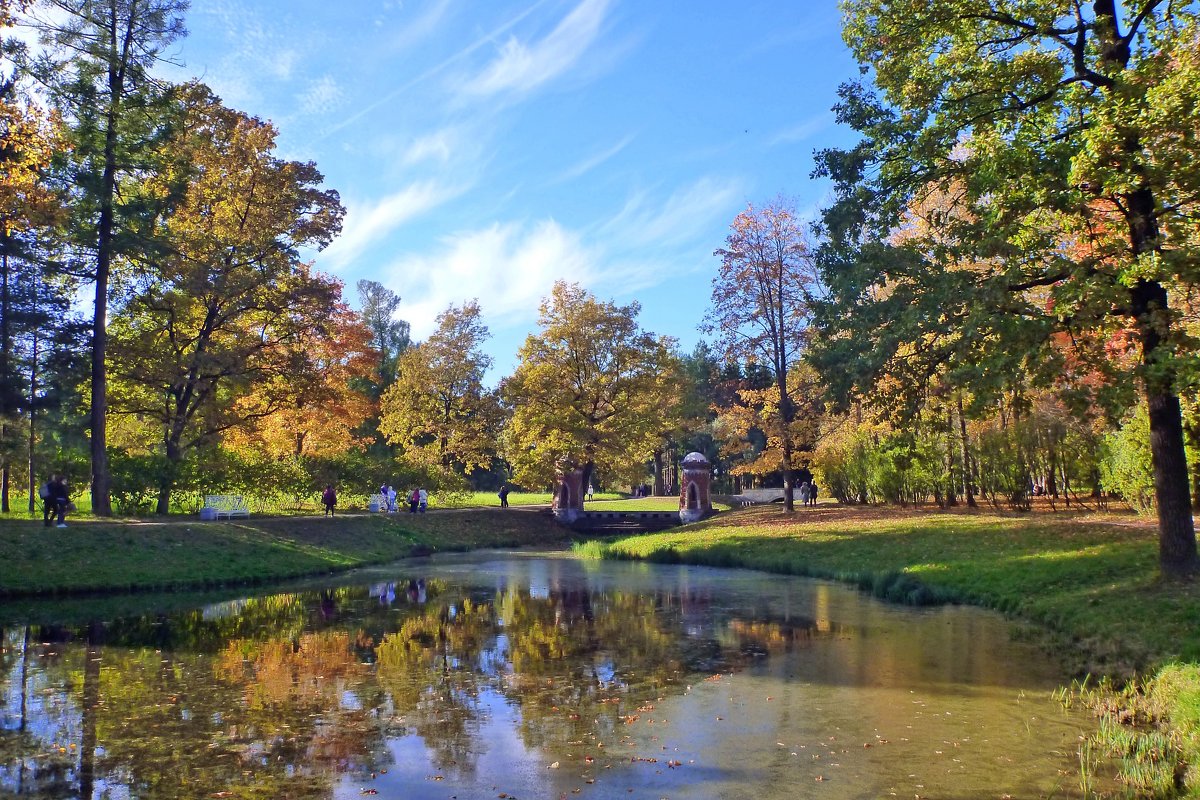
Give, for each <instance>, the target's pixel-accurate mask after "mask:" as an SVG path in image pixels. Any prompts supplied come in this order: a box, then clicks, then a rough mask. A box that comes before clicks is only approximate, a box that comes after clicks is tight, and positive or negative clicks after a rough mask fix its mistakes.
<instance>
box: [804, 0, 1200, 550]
mask: <svg viewBox="0 0 1200 800" xmlns="http://www.w3.org/2000/svg"><path fill="white" fill-rule="evenodd" d="M846 12H847V13H846V20H847V24H846V28H845V38H846V41H847V43H848V44H849V45H850V47H851V49H852V50H853V51H854V53H855V56H856V57H857V58H858V60H859V61H860V62H861V63H862V64H864V65H865V67H864V69H865V70H866V72H867V74H868V78H869V79H864V80H863V81H860V82H858V83H855V84H850V85H846V86H844V87H843V88H842V90H841V96H842V103H841V104H840V106H839V107H838V116H839V120H840V121H841V122H843V123H845V124H848V125H849V126H851V127H852V128H854V129H855V130H856V131H858V132H860V133H861V134H862V140H861V141H860V143H859V144H858V145H857V146H855V147H853V148H850V149H847V150H829V151H825V152H823V153H821V154H819V158H818V173H819V174H821V175H825V176H828V177H831V178H833V179H834V181H835V185H836V199H835V202H834V203H833V204H832V205H831V206H830V208H829V209H827V211H826V213H825V215H824V233H825V234H826V235H827V237H828V245H827V247H826V248H825V249H824V251H823V253H822V259H821V263H822V277H823V279H824V281H825V283H826V284H827V286H828V287H829V292H830V296H829V303H828V304H827V305H826V306H825V307H824V309H823V312H822V321H823V331H824V333H825V337H824V338H825V339H826V340H827V341H828V342H829V349H828V350H827V351H826V353H825V356H824V358H823V360H824V362H825V363H826V365H827V368H829V367H832V366H833V365H836V364H839V363H848V362H849V363H853V362H854V358H855V356H857V355H865V356H866V361H867V369H866V370H865V372H864V374H869V373H870V372H872V371H874V372H878V371H879V369H880V368H882V367H883V366H884V365H885V364H888V363H892V364H909V365H916V369H917V371H918V372H924V373H925V374H931V373H930V370H931V366H932V364H933V363H935V362H936V361H937V360H938V359H939V358H941V359H945V358H948V357H949V353H950V352H953V353H955V354H956V358H957V363H958V365H959V366H960V367H962V366H963V365H968V364H969V365H973V366H971V367H970V368H969V370H968V371H969V372H974V373H975V380H973V381H972V382H973V383H975V384H977V385H986V384H988V383H991V384H992V385H997V384H999V385H1003V384H1005V383H1008V384H1010V385H1011V383H1012V382H1013V381H1016V380H1018V379H1020V377H1021V376H1025V377H1028V378H1032V379H1033V380H1035V381H1041V382H1043V383H1048V382H1051V381H1052V380H1053V379H1054V375H1055V374H1056V372H1057V373H1058V374H1059V375H1060V376H1061V374H1062V373H1061V370H1057V371H1056V370H1054V369H1050V370H1047V369H1043V368H1041V366H1042V365H1046V364H1049V365H1052V366H1053V365H1060V364H1062V363H1063V359H1062V357H1061V349H1056V346H1058V345H1062V344H1063V343H1064V342H1066V343H1068V344H1072V343H1079V342H1083V343H1088V342H1095V341H1103V340H1104V339H1105V338H1108V337H1113V336H1117V335H1119V334H1121V333H1123V332H1128V333H1129V334H1130V336H1131V337H1132V338H1133V339H1134V340H1135V341H1136V342H1137V343H1138V349H1139V351H1140V352H1139V363H1138V364H1137V365H1136V367H1135V368H1134V369H1133V370H1132V371H1131V374H1128V375H1126V376H1125V379H1126V380H1128V379H1129V378H1134V379H1136V380H1137V382H1138V383H1139V385H1140V386H1141V387H1142V393H1143V395H1144V397H1145V400H1146V402H1147V404H1148V407H1149V415H1150V430H1151V440H1152V446H1151V451H1152V453H1153V456H1154V471H1155V486H1156V490H1155V494H1156V497H1157V507H1158V513H1159V527H1160V558H1161V562H1162V567H1163V570H1164V572H1165V573H1168V574H1189V573H1191V572H1193V571H1195V570H1196V568H1197V566H1198V562H1197V556H1196V544H1195V535H1194V532H1193V529H1192V522H1191V511H1190V508H1189V502H1188V500H1189V498H1188V483H1187V468H1186V461H1185V456H1184V442H1183V436H1182V429H1181V416H1180V405H1179V392H1180V391H1181V390H1182V389H1185V388H1188V387H1189V386H1190V385H1191V381H1192V380H1193V379H1192V377H1191V376H1192V375H1194V374H1195V365H1194V362H1193V359H1194V357H1195V354H1196V352H1197V351H1196V348H1195V347H1194V346H1192V344H1191V343H1190V342H1189V340H1188V338H1187V336H1186V335H1185V331H1184V329H1183V328H1182V326H1180V325H1179V324H1178V316H1177V313H1176V312H1175V311H1173V310H1172V302H1171V296H1172V292H1175V291H1176V290H1181V289H1184V288H1185V287H1189V286H1191V285H1193V284H1194V283H1195V281H1196V278H1197V275H1198V273H1197V272H1196V269H1197V264H1200V259H1197V257H1196V256H1197V252H1196V241H1195V235H1194V232H1195V230H1196V228H1197V221H1198V219H1200V217H1198V216H1197V215H1198V213H1200V205H1198V203H1197V200H1198V199H1200V193H1198V189H1200V169H1198V164H1197V161H1196V152H1197V147H1196V145H1197V142H1196V137H1197V131H1198V130H1200V102H1197V101H1198V100H1200V95H1198V91H1200V90H1198V89H1197V86H1198V83H1197V81H1196V80H1195V76H1196V74H1197V73H1196V68H1197V67H1196V64H1197V55H1196V53H1197V46H1196V45H1197V41H1198V38H1197V37H1198V36H1200V28H1198V26H1197V15H1198V13H1200V12H1198V10H1197V8H1196V6H1195V4H1192V3H1188V4H1183V5H1180V4H1173V3H1166V2H1158V1H1156V0H1148V1H1147V2H1141V3H1138V4H1136V5H1134V6H1132V7H1130V8H1128V9H1126V8H1124V7H1118V6H1117V5H1116V4H1114V3H1112V2H1111V1H1103V2H1097V3H1094V4H1092V5H1091V8H1087V7H1085V6H1084V5H1083V4H1077V3H1076V4H1070V3H1062V2H1051V0H1041V1H1040V2H1033V3H1029V2H1015V1H1010V0H990V2H945V3H935V4H927V3H920V2H916V1H915V0H912V1H911V2H908V1H905V2H890V1H889V2H885V1H884V0H853V2H849V3H848V4H847V5H846ZM934 193H937V194H939V195H940V196H941V198H942V199H943V200H944V202H945V204H946V205H947V206H948V208H947V209H946V210H945V211H944V212H943V213H940V214H939V216H938V219H937V225H936V236H934V235H930V234H929V233H921V232H919V231H917V232H915V233H914V235H912V236H909V237H908V238H906V239H905V240H903V241H899V242H897V241H895V240H894V238H893V237H894V236H895V234H896V232H897V230H898V229H900V228H902V227H903V226H904V225H905V215H906V213H908V212H909V211H911V210H912V209H913V208H914V206H915V205H916V204H919V203H920V202H922V201H923V199H924V198H927V197H929V196H930V195H931V194H934ZM910 221H911V220H910ZM852 310H853V313H851V311H852ZM1058 334H1062V335H1063V337H1065V338H1057V337H1058ZM1096 337H1099V339H1097V338H1096ZM863 341H866V342H869V343H870V346H869V347H862V346H861V343H862V342H863ZM949 343H952V347H951V348H950V350H947V345H948V344H949ZM1079 350H1080V352H1082V348H1079ZM903 353H906V355H904V357H902V358H897V355H899V354H903ZM1110 363H1115V364H1120V363H1121V362H1119V361H1116V362H1110ZM1070 377H1071V376H1069V375H1068V376H1067V378H1068V379H1069V378H1070ZM1079 384H1080V382H1079V381H1075V382H1074V385H1073V386H1064V389H1075V390H1078V389H1080V388H1081V387H1080V385H1079ZM860 388H861V385H860Z"/></svg>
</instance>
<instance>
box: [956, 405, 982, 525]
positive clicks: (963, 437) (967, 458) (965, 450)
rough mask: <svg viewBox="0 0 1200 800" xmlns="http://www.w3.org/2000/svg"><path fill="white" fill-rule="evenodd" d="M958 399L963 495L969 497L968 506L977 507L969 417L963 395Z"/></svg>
mask: <svg viewBox="0 0 1200 800" xmlns="http://www.w3.org/2000/svg"><path fill="white" fill-rule="evenodd" d="M957 400H958V434H959V447H960V448H961V450H962V453H961V460H962V468H963V496H964V497H966V499H967V506H968V507H970V508H975V507H976V506H978V503H976V502H975V490H974V487H973V486H972V485H971V444H970V440H969V439H967V417H966V415H965V414H963V402H962V395H958V398H957Z"/></svg>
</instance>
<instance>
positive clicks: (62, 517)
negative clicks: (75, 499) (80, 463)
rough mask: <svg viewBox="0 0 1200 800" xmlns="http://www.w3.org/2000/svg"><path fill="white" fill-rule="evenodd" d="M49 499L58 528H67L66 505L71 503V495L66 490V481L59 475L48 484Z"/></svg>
mask: <svg viewBox="0 0 1200 800" xmlns="http://www.w3.org/2000/svg"><path fill="white" fill-rule="evenodd" d="M50 492H51V498H52V499H53V500H54V513H55V516H56V518H57V520H58V527H60V528H65V527H67V503H69V502H71V493H70V491H69V490H68V489H67V479H66V478H64V477H63V476H61V475H59V476H58V479H57V480H55V481H54V482H53V483H52V484H50Z"/></svg>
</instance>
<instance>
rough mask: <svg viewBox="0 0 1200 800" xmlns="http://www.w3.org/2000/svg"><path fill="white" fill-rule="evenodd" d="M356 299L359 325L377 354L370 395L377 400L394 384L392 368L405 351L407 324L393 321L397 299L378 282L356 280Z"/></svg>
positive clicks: (398, 304) (407, 335)
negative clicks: (364, 329) (369, 336)
mask: <svg viewBox="0 0 1200 800" xmlns="http://www.w3.org/2000/svg"><path fill="white" fill-rule="evenodd" d="M356 285H357V287H358V299H359V302H360V303H361V304H362V308H361V310H360V312H359V313H360V315H361V316H362V320H363V324H365V325H366V326H367V329H368V330H370V331H371V346H372V347H373V348H374V349H375V350H376V351H377V352H378V353H379V363H378V365H377V368H376V370H375V377H374V379H373V381H372V383H373V384H374V386H373V389H372V394H373V396H374V397H377V398H378V397H380V396H382V394H383V393H384V391H386V390H387V388H388V387H389V386H391V385H392V382H393V381H394V380H396V365H397V363H398V362H399V360H400V356H401V355H402V354H403V353H404V351H405V350H406V349H407V348H408V346H409V344H410V343H411V340H410V339H409V330H410V328H409V324H408V323H407V322H405V321H404V320H402V319H397V318H396V312H397V311H398V310H399V308H400V295H398V294H396V293H395V292H393V291H392V290H391V289H389V288H387V287H386V286H384V285H383V284H382V283H379V282H378V281H371V280H360V281H359V282H358V283H357V284H356Z"/></svg>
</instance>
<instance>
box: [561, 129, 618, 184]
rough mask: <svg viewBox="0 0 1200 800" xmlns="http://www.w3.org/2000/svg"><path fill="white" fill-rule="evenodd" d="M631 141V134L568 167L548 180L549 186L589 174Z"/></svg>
mask: <svg viewBox="0 0 1200 800" xmlns="http://www.w3.org/2000/svg"><path fill="white" fill-rule="evenodd" d="M633 139H634V136H633V134H629V135H628V136H626V137H625V138H624V139H622V140H621V141H619V142H617V143H616V144H614V145H613V146H612V147H609V148H608V149H606V150H602V151H600V152H599V153H593V154H592V155H590V156H588V157H587V158H585V159H583V160H582V161H580V162H579V163H577V164H574V165H572V166H571V167H568V168H567V169H566V170H564V171H563V172H562V173H561V174H560V175H557V176H555V177H554V178H552V179H551V180H550V183H551V184H555V183H565V182H566V181H571V180H574V179H576V178H578V177H580V176H582V175H585V174H587V173H588V172H591V171H592V170H593V169H595V168H596V167H598V166H600V165H601V164H603V163H604V162H605V161H608V160H609V159H610V158H612V157H613V156H615V155H616V154H617V153H619V152H621V151H622V150H624V149H625V148H626V147H628V146H629V143H630V142H632V141H633Z"/></svg>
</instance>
